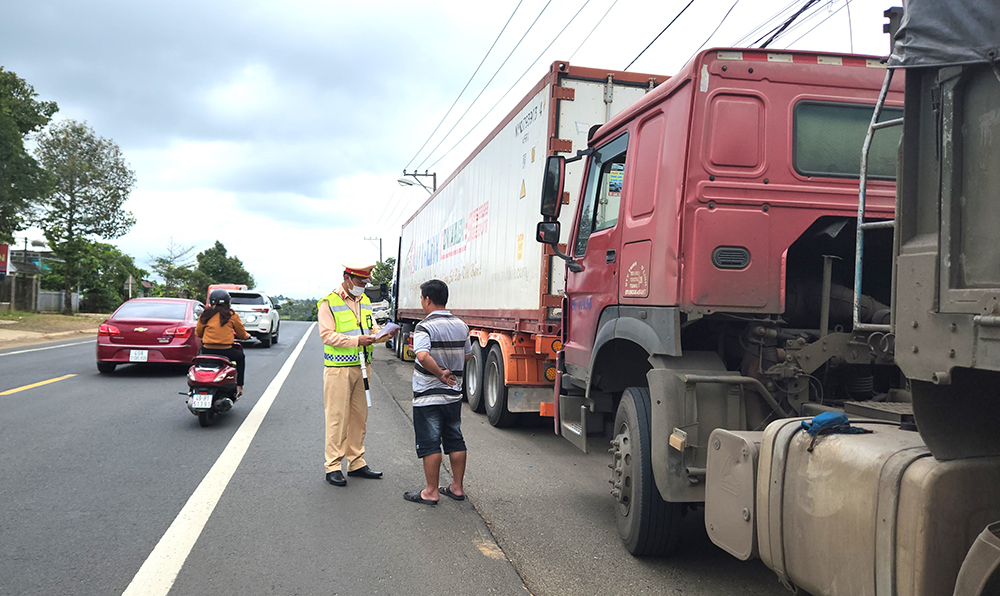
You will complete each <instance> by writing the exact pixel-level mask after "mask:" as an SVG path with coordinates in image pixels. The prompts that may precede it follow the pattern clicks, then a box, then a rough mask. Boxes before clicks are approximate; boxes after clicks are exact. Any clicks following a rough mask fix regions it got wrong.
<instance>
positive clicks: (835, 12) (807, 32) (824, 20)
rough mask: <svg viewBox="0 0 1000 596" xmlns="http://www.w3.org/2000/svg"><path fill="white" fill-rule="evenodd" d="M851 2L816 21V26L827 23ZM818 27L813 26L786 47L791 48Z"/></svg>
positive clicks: (849, 1)
mask: <svg viewBox="0 0 1000 596" xmlns="http://www.w3.org/2000/svg"><path fill="white" fill-rule="evenodd" d="M850 3H851V0H847V2H845V3H844V6H841V7H840V8H838V9H837V10H835V11H833V12H832V13H830V15H829V16H828V17H826V18H825V19H823V20H822V21H820V22H818V23H816V27H819V26H820V25H822V24H823V23H825V22H827V21H829V20H830V18H832V17H833V15H835V14H837V13H838V12H840V11H842V10H844V8H845V7H846V6H848V5H849V4H850ZM816 27H813V28H812V29H810V30H808V31H806V32H805V33H803V34H802V35H800V36H799V37H798V38H796V39H795V41H793V42H792V43H790V44H788V45H786V46H785V48H786V49H787V48H790V47H791V46H793V45H795V44H796V43H798V42H799V40H800V39H802V38H803V37H805V36H806V35H809V34H810V33H812V32H813V30H814V29H816Z"/></svg>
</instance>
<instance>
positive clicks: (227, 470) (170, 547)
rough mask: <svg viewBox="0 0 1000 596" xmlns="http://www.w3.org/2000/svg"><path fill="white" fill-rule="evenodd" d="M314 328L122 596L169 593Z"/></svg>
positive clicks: (311, 327)
mask: <svg viewBox="0 0 1000 596" xmlns="http://www.w3.org/2000/svg"><path fill="white" fill-rule="evenodd" d="M315 326H316V323H313V324H312V325H310V326H309V329H307V330H306V332H305V335H303V336H302V339H301V340H299V343H298V345H297V346H295V349H294V350H293V351H292V354H291V355H290V356H289V357H288V360H286V361H285V364H284V365H283V366H282V367H281V370H279V371H278V374H277V375H275V376H274V379H273V380H272V381H271V384H270V385H268V386H267V389H265V390H264V394H263V395H261V396H260V399H259V400H258V401H257V405H255V406H254V407H253V409H252V410H250V414H248V415H247V417H246V420H244V421H243V424H241V425H240V427H239V428H238V429H237V430H236V434H234V435H233V438H232V440H230V441H229V444H228V445H226V448H225V449H224V450H223V451H222V455H220V456H219V459H217V460H216V462H215V464H214V465H213V466H212V469H210V470H209V471H208V474H206V475H205V478H204V479H202V481H201V484H199V485H198V488H196V489H195V491H194V492H193V493H192V494H191V497H190V498H189V499H188V501H187V503H185V504H184V507H183V508H182V509H181V511H180V513H178V514H177V517H175V518H174V521H173V523H171V524H170V527H169V528H167V531H166V532H164V534H163V537H162V538H160V541H159V542H158V543H156V546H155V547H154V548H153V552H151V553H149V556H148V557H147V558H146V560H145V562H143V564H142V567H140V568H139V571H137V572H136V574H135V577H133V578H132V582H131V583H130V584H129V585H128V587H127V588H125V592H123V593H122V596H140V595H141V596H166V594H167V593H168V592H170V588H171V587H173V585H174V582H175V581H176V580H177V574H179V573H180V571H181V567H183V566H184V561H185V560H187V557H188V555H189V554H190V553H191V549H192V548H194V545H195V542H197V541H198V537H199V536H200V535H201V531H202V530H203V529H204V528H205V524H206V523H208V518H209V517H211V515H212V511H214V510H215V506H216V505H217V504H218V502H219V499H220V498H222V493H223V492H224V491H225V490H226V486H227V485H228V484H229V480H230V479H231V478H232V477H233V473H234V472H235V471H236V468H237V467H238V466H239V465H240V462H241V461H243V456H244V455H246V452H247V449H248V448H249V447H250V442H251V441H253V438H254V435H256V434H257V430H258V429H259V428H260V425H261V423H262V422H263V421H264V416H266V415H267V411H268V410H269V409H270V408H271V404H273V403H274V398H275V397H276V396H277V395H278V391H280V390H281V386H282V384H284V382H285V379H286V378H288V373H289V372H291V370H292V366H293V365H294V364H295V361H296V360H297V359H298V357H299V354H300V353H301V352H302V347H303V346H305V344H306V340H307V339H309V335H310V334H311V333H312V330H313V327H315Z"/></svg>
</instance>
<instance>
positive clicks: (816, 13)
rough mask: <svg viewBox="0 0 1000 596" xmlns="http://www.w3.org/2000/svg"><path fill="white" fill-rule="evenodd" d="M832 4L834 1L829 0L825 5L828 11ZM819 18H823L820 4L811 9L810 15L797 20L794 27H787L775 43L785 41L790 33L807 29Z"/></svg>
mask: <svg viewBox="0 0 1000 596" xmlns="http://www.w3.org/2000/svg"><path fill="white" fill-rule="evenodd" d="M833 3H834V0H830V2H829V4H827V5H826V6H828V7H829V8H830V9H832V8H833ZM821 16H823V6H822V5H820V4H816V5H815V6H814V7H813V8H812V12H811V13H809V14H807V15H804V16H802V17H801V18H799V20H798V21H797V22H796V23H795V24H794V25H792V26H791V27H789V28H788V29H786V30H785V31H784V32H783V33H782V34H781V35H779V36H778V37H777V38H776V39H775V41H778V40H781V39H785V38H787V37H788V36H789V35H791V34H792V33H794V32H796V31H800V30H803V29H805V28H807V27H809V26H810V25H811V24H812V22H813V21H814V20H815V19H816V18H817V17H821Z"/></svg>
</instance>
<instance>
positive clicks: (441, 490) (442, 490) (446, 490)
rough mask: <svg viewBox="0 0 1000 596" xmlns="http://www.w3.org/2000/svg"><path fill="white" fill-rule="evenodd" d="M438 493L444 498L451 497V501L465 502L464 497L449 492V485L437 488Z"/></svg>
mask: <svg viewBox="0 0 1000 596" xmlns="http://www.w3.org/2000/svg"><path fill="white" fill-rule="evenodd" d="M438 492H439V493H441V494H442V495H444V496H446V497H451V498H452V499H455V500H456V501H464V500H465V495H456V494H455V493H453V492H451V485H448V486H442V487H440V488H438Z"/></svg>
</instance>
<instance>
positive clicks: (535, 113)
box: [398, 62, 664, 330]
mask: <svg viewBox="0 0 1000 596" xmlns="http://www.w3.org/2000/svg"><path fill="white" fill-rule="evenodd" d="M608 75H611V78H612V80H613V81H614V82H613V83H611V84H610V85H609V83H608ZM651 79H654V77H652V76H651V75H640V74H636V73H616V72H612V71H598V70H596V69H582V68H578V67H570V66H569V65H568V64H567V63H565V62H556V63H554V64H553V65H552V68H551V70H550V72H549V74H548V75H546V77H545V78H543V79H542V81H540V82H539V83H538V85H536V86H535V88H534V89H533V90H532V92H531V93H529V95H528V96H527V97H526V98H524V100H522V102H521V103H520V105H519V106H518V107H517V108H516V109H515V110H514V111H513V112H511V113H510V114H509V115H508V117H507V118H506V119H505V120H504V121H503V123H502V124H501V125H500V126H498V127H497V128H496V129H495V130H494V131H493V133H492V134H491V135H490V136H489V137H488V139H487V140H486V141H484V142H483V143H482V144H481V145H480V146H479V147H478V148H477V150H476V151H475V152H474V153H473V154H472V155H471V156H470V157H469V158H468V159H467V160H466V161H465V162H464V163H463V164H462V165H461V166H460V167H459V168H458V169H457V170H456V171H455V172H454V173H453V174H452V175H451V177H450V178H449V179H448V180H447V181H446V182H445V183H444V184H442V185H441V187H440V188H439V189H438V190H437V192H436V193H435V194H434V195H433V196H432V197H431V198H430V199H429V200H428V201H427V203H425V204H424V205H423V206H422V207H421V208H420V209H419V210H418V211H417V213H416V214H415V215H414V216H413V217H412V218H411V219H410V220H409V221H407V222H406V223H405V224H404V226H403V230H402V244H401V262H400V272H399V274H400V277H399V299H398V300H399V309H400V314H401V317H402V318H421V317H422V313H420V284H421V283H423V282H424V281H427V280H429V279H441V280H443V281H444V282H445V283H447V284H448V286H449V290H450V299H449V302H448V307H449V309H450V310H451V311H452V312H454V313H455V314H457V315H459V316H462V317H463V318H465V319H466V320H467V321H469V322H471V323H473V324H477V325H482V326H491V323H494V324H495V326H497V327H498V328H504V329H512V330H513V329H517V330H528V329H524V328H523V326H522V325H520V324H519V321H523V320H525V319H528V320H536V321H537V320H541V319H546V318H552V316H553V315H555V314H556V313H554V312H552V311H551V310H547V309H546V302H548V304H549V306H551V304H552V300H551V299H550V300H548V301H546V300H545V299H544V298H543V296H544V295H545V294H561V293H562V288H563V280H564V277H565V266H564V264H563V262H562V261H561V260H560V259H558V258H556V257H551V256H546V255H545V248H546V247H545V246H544V245H542V244H539V243H538V242H536V241H535V238H534V234H535V225H536V224H537V223H538V221H540V220H541V216H540V214H539V200H540V192H541V187H542V175H543V172H544V169H545V160H546V157H547V156H549V155H555V154H556V153H557V151H556V150H559V151H566V150H568V149H569V147H570V145H569V144H567V143H566V141H568V142H569V143H571V150H572V152H573V153H575V152H576V150H578V149H583V148H585V147H586V146H587V135H588V131H589V130H590V128H591V127H592V126H593V125H595V124H603V123H604V122H606V121H607V120H608V119H610V118H611V117H613V116H614V115H615V114H617V113H618V112H620V111H622V110H623V109H625V108H626V107H628V106H629V105H630V104H631V103H633V102H634V101H635V100H637V99H639V98H640V97H642V95H643V94H645V93H646V92H647V91H648V90H649V88H651V83H650V80H651ZM654 80H655V81H656V82H662V80H664V79H663V77H656V78H655V79H654ZM570 96H572V99H569V97H570ZM606 98H607V99H608V100H609V101H607V102H606V101H605V100H606ZM583 163H584V162H583V160H580V161H577V162H574V163H571V164H569V165H568V167H567V174H566V177H567V180H566V186H565V187H566V188H567V189H578V188H579V187H580V176H582V174H583V171H582V169H583ZM574 195H575V191H571V197H570V204H569V205H566V206H564V208H563V212H562V213H563V216H562V217H563V219H564V220H566V221H569V220H570V219H572V212H573V210H574V209H575V205H576V196H574ZM568 228H569V226H568V225H567V224H566V223H564V225H563V234H564V236H565V235H566V234H567V233H568ZM564 241H565V239H564ZM550 268H551V269H550Z"/></svg>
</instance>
